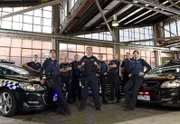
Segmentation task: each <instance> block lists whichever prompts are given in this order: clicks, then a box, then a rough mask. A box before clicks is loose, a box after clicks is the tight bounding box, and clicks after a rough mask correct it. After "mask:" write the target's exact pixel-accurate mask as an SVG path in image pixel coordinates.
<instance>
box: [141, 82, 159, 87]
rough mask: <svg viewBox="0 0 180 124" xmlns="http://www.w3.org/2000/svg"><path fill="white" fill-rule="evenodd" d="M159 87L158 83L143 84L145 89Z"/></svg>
mask: <svg viewBox="0 0 180 124" xmlns="http://www.w3.org/2000/svg"><path fill="white" fill-rule="evenodd" d="M158 86H159V82H158V81H145V82H144V83H143V84H142V87H143V88H156V87H158Z"/></svg>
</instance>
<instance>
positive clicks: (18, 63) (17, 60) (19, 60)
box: [10, 57, 21, 65]
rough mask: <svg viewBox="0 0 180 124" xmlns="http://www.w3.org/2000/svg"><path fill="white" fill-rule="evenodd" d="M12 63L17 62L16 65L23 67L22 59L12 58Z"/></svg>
mask: <svg viewBox="0 0 180 124" xmlns="http://www.w3.org/2000/svg"><path fill="white" fill-rule="evenodd" d="M10 61H13V62H15V64H16V65H21V57H10Z"/></svg>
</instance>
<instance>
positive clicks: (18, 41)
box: [11, 39, 22, 47]
mask: <svg viewBox="0 0 180 124" xmlns="http://www.w3.org/2000/svg"><path fill="white" fill-rule="evenodd" d="M21 44H22V40H21V39H12V43H11V47H21Z"/></svg>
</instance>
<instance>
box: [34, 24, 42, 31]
mask: <svg viewBox="0 0 180 124" xmlns="http://www.w3.org/2000/svg"><path fill="white" fill-rule="evenodd" d="M33 31H34V32H41V26H40V25H33Z"/></svg>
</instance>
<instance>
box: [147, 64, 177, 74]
mask: <svg viewBox="0 0 180 124" xmlns="http://www.w3.org/2000/svg"><path fill="white" fill-rule="evenodd" d="M179 71H180V66H176V67H157V68H155V69H153V70H151V71H150V72H149V73H148V74H156V75H170V74H171V75H172V74H177V73H179Z"/></svg>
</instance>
